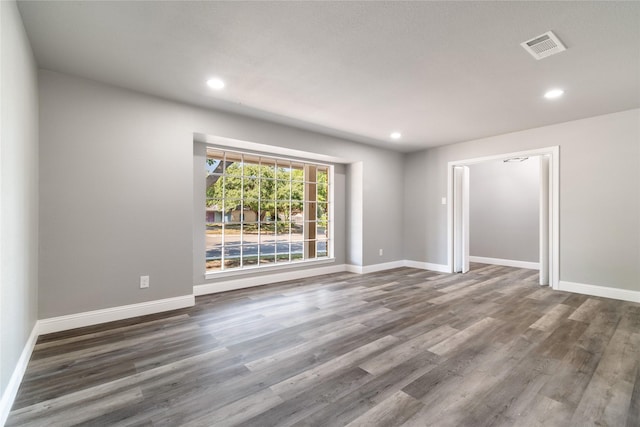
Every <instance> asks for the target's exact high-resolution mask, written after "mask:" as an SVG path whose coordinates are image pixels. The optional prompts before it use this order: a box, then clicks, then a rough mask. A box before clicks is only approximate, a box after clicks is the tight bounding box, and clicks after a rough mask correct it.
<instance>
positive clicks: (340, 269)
mask: <svg viewBox="0 0 640 427" xmlns="http://www.w3.org/2000/svg"><path fill="white" fill-rule="evenodd" d="M400 267H412V268H420V269H423V270H432V271H438V272H441V273H448V267H447V266H446V265H443V264H432V263H429V262H418V261H408V260H398V261H391V262H385V263H382V264H373V265H366V266H360V265H352V264H338V265H332V266H329V267H318V268H308V269H304V270H293V271H286V272H282V273H275V274H265V275H262V276H254V277H243V278H239V279H231V280H220V281H216V282H215V283H205V284H202V285H194V286H193V295H195V296H200V295H208V294H217V293H220V292H227V291H233V290H236V289H246V288H252V287H254V286H262V285H268V284H271V283H278V282H285V281H287V280H296V279H304V278H307V277H313V276H320V275H322V274H332V273H344V272H349V273H356V274H368V273H375V272H378V271H384V270H391V269H393V268H400Z"/></svg>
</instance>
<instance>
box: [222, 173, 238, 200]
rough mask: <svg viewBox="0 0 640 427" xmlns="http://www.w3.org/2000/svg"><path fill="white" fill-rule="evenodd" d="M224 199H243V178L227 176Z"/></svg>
mask: <svg viewBox="0 0 640 427" xmlns="http://www.w3.org/2000/svg"><path fill="white" fill-rule="evenodd" d="M224 198H225V199H242V178H241V177H235V176H225V178H224Z"/></svg>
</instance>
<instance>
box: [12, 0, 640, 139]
mask: <svg viewBox="0 0 640 427" xmlns="http://www.w3.org/2000/svg"><path fill="white" fill-rule="evenodd" d="M19 9H20V12H21V14H22V16H23V20H24V24H25V27H26V30H27V34H28V36H29V38H30V40H31V43H32V46H33V50H34V52H35V56H36V60H37V61H38V64H39V65H40V67H42V68H46V69H50V70H56V71H60V72H64V73H69V74H73V75H77V76H82V77H87V78H90V79H94V80H98V81H102V82H106V83H110V84H114V85H117V86H121V87H125V88H129V89H133V90H137V91H140V92H145V93H149V94H154V95H158V96H161V97H164V98H169V99H174V100H177V101H182V102H187V103H190V104H194V105H199V106H204V107H213V108H217V109H222V110H227V111H232V112H238V113H242V114H247V115H251V116H254V117H260V118H265V119H268V120H272V121H276V122H280V123H286V124H290V125H294V126H298V127H303V128H306V129H311V130H317V131H321V132H325V133H329V134H332V135H336V136H340V137H346V138H349V139H352V140H356V141H360V142H364V143H369V144H374V145H379V146H384V147H387V148H391V149H395V150H399V151H413V150H417V149H419V148H424V147H431V146H437V145H444V144H450V143H454V142H459V141H465V140H470V139H475V138H480V137H484V136H491V135H497V134H502V133H506V132H511V131H516V130H522V129H528V128H533V127H537V126H543V125H548V124H552V123H559V122H564V121H568V120H574V119H579V118H584V117H590V116H595V115H600V114H606V113H611V112H616V111H622V110H626V109H631V108H637V107H640V2H542V1H535V2H178V1H176V2H138V1H127V2H49V1H45V2H38V1H28V2H20V3H19ZM549 30H553V31H554V32H555V33H556V35H557V36H558V37H559V38H560V40H562V41H563V42H564V44H565V45H566V46H567V51H565V52H563V53H560V54H558V55H555V56H551V57H549V58H546V59H543V60H540V61H536V60H534V59H533V58H532V57H531V56H530V55H529V54H528V53H526V52H525V51H524V49H522V47H521V46H520V43H521V42H523V41H526V40H528V39H530V38H532V37H535V36H537V35H540V34H542V33H544V32H546V31H549ZM211 76H219V77H221V78H222V79H224V81H225V82H226V84H227V87H226V88H225V90H224V91H221V92H214V91H212V90H210V89H209V88H208V87H207V86H206V84H205V82H206V80H207V79H208V78H210V77H211ZM554 87H561V88H564V89H565V91H566V93H565V96H564V97H563V98H561V99H559V100H556V101H548V100H545V99H544V98H543V97H542V95H543V93H544V92H545V91H546V90H548V89H550V88H554ZM395 130H399V131H401V132H402V134H403V138H402V139H401V140H400V141H391V140H390V138H389V134H390V133H391V132H392V131H395Z"/></svg>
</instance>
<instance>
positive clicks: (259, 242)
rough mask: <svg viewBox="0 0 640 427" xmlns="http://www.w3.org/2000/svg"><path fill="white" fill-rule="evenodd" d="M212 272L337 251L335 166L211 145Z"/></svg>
mask: <svg viewBox="0 0 640 427" xmlns="http://www.w3.org/2000/svg"><path fill="white" fill-rule="evenodd" d="M206 168H207V186H206V188H207V190H206V191H207V198H206V242H207V244H206V251H207V252H206V260H207V262H206V265H207V267H206V268H207V273H212V272H217V271H226V270H232V269H243V268H251V267H258V266H263V265H275V264H286V263H292V262H304V261H307V260H314V259H318V258H328V257H330V256H332V254H331V253H330V252H331V244H330V243H331V242H330V240H329V239H330V237H329V236H330V233H329V231H330V227H332V223H331V221H332V218H331V211H332V209H331V200H329V199H330V197H329V195H330V194H331V192H330V185H331V182H330V181H331V166H328V165H320V164H314V163H309V162H301V161H296V160H286V159H280V158H275V157H269V156H262V155H260V156H258V155H253V154H244V153H239V152H233V151H226V150H225V151H222V150H218V149H213V148H207V162H206Z"/></svg>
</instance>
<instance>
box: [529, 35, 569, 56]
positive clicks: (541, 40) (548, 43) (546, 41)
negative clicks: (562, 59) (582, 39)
mask: <svg viewBox="0 0 640 427" xmlns="http://www.w3.org/2000/svg"><path fill="white" fill-rule="evenodd" d="M520 45H521V46H522V47H523V48H524V50H526V51H527V52H529V53H530V54H531V56H533V57H534V58H536V59H542V58H546V57H547V56H551V55H555V54H556V53H560V52H562V51H565V50H567V48H566V47H564V45H563V44H562V42H561V41H560V39H558V37H556V35H555V34H553V33H552V32H551V31H547V32H546V33H544V34H542V35H540V36H538V37H534V38H532V39H531V40H528V41H526V42H524V43H520Z"/></svg>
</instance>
